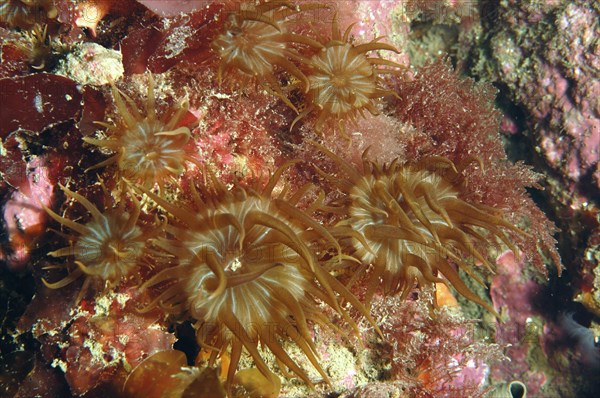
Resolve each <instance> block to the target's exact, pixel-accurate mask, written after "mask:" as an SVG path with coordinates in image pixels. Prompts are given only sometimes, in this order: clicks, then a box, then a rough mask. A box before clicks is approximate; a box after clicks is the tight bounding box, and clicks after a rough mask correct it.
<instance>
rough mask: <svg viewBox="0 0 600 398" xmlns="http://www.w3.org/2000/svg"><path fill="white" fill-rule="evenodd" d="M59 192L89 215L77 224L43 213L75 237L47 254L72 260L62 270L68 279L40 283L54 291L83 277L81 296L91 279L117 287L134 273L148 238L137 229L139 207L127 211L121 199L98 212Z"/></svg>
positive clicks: (71, 194)
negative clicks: (87, 219)
mask: <svg viewBox="0 0 600 398" xmlns="http://www.w3.org/2000/svg"><path fill="white" fill-rule="evenodd" d="M61 188H62V190H63V191H64V193H65V195H66V196H67V197H69V198H71V199H73V200H75V201H77V202H79V203H80V204H81V205H82V206H83V207H84V208H85V209H86V210H87V211H88V212H89V213H90V215H91V219H90V220H89V221H88V222H86V223H85V224H80V223H78V222H75V221H73V220H70V219H68V218H66V217H63V216H60V215H58V214H57V213H55V212H54V211H52V210H50V209H48V208H46V209H45V210H46V212H47V213H48V215H49V216H50V217H52V218H53V219H54V220H55V221H57V222H59V223H60V224H61V225H63V226H65V227H66V228H68V229H70V230H71V231H73V232H74V233H76V234H75V235H72V234H66V235H65V236H66V237H67V239H68V240H69V246H67V247H63V248H61V249H58V250H55V251H53V252H50V253H49V255H50V256H52V257H71V256H72V257H73V258H74V260H73V263H72V264H71V263H68V264H67V265H66V266H65V267H66V268H67V269H68V270H69V273H68V275H67V276H65V277H64V278H63V279H61V280H59V281H57V282H53V283H49V282H47V281H46V280H43V282H44V284H45V285H46V286H47V287H49V288H52V289H58V288H61V287H64V286H66V285H68V284H70V283H72V282H73V281H75V280H76V279H78V278H79V277H80V276H82V275H85V276H86V280H85V282H84V286H83V287H82V289H81V292H82V293H84V292H85V290H86V287H87V286H88V285H89V283H90V281H91V280H92V278H96V279H98V280H102V281H105V282H106V283H107V284H108V285H109V286H115V285H117V284H118V283H119V282H121V280H123V279H124V278H126V277H128V276H129V275H130V274H132V271H133V270H134V269H136V267H137V265H138V261H139V260H140V258H141V257H142V256H143V255H144V249H145V245H146V241H147V240H148V238H149V236H150V235H149V233H148V232H144V230H143V229H142V228H141V227H140V226H139V225H138V218H139V215H140V204H139V203H138V202H137V201H136V200H135V199H133V200H132V203H133V209H132V211H128V210H127V209H126V201H125V200H124V199H123V200H122V201H121V202H120V204H119V206H117V207H115V208H114V209H109V210H107V211H105V212H101V211H100V210H99V209H98V208H97V207H96V206H95V205H94V204H93V203H92V202H90V201H89V200H88V199H86V198H85V197H83V196H82V195H79V194H78V193H76V192H73V191H71V190H69V189H68V188H66V187H64V186H62V185H61ZM72 265H74V267H73V266H72ZM61 268H62V266H61ZM80 297H81V296H80Z"/></svg>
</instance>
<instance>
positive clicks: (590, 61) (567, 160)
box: [481, 1, 600, 190]
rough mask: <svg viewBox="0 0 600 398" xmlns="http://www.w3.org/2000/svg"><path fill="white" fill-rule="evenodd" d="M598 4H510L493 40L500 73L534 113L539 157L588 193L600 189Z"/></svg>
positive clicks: (497, 19) (502, 10)
mask: <svg viewBox="0 0 600 398" xmlns="http://www.w3.org/2000/svg"><path fill="white" fill-rule="evenodd" d="M592 3H593V2H592ZM592 3H591V2H588V1H573V2H542V3H540V2H537V1H525V2H513V1H508V2H505V4H501V5H500V6H499V8H498V10H496V12H497V13H496V14H494V15H490V18H491V21H490V23H493V24H494V26H496V27H497V28H496V29H494V31H493V33H492V34H491V35H490V36H488V40H489V46H490V47H491V58H492V60H493V61H492V65H493V66H492V70H493V72H492V74H493V75H494V78H495V79H497V80H498V81H499V82H501V83H502V84H504V85H507V87H508V89H509V91H510V96H511V97H512V99H513V100H514V101H516V102H517V103H518V104H520V105H522V106H523V107H524V108H525V110H526V111H527V113H528V116H529V117H530V119H529V120H528V122H527V124H528V126H529V127H530V128H531V129H532V131H533V134H534V136H535V139H536V141H537V144H538V148H539V151H540V152H541V154H542V155H543V156H544V158H545V160H546V161H547V162H548V164H549V165H550V166H551V167H552V168H554V169H555V170H557V171H558V172H560V174H561V175H562V176H563V177H564V178H565V179H566V180H568V181H571V182H573V183H576V184H578V185H579V186H580V188H582V189H584V190H585V188H584V187H585V185H586V184H588V183H593V184H594V185H595V186H596V187H600V168H599V167H600V166H599V160H600V99H599V98H600V80H598V76H599V75H600V43H598V37H599V36H600V23H599V22H598V21H600V11H599V10H598V8H597V7H596V6H595V5H593V4H592ZM482 64H483V63H481V65H482ZM482 73H483V74H485V73H487V72H482Z"/></svg>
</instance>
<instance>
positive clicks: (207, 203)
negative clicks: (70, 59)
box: [142, 165, 374, 386]
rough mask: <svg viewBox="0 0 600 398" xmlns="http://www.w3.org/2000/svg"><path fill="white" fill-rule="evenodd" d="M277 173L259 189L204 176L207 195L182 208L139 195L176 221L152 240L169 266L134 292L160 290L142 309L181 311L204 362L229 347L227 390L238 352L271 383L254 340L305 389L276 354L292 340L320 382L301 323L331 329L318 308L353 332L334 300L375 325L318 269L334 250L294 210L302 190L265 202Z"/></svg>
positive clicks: (283, 357)
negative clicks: (192, 326) (191, 324)
mask: <svg viewBox="0 0 600 398" xmlns="http://www.w3.org/2000/svg"><path fill="white" fill-rule="evenodd" d="M286 167H287V166H285V165H284V166H282V167H280V168H279V169H278V170H277V171H276V172H275V173H274V174H273V176H271V178H270V179H269V181H268V183H267V184H266V186H264V188H261V186H260V185H259V184H258V183H256V184H254V185H253V186H251V187H247V188H243V187H241V186H235V187H234V188H233V190H228V189H227V188H226V187H225V186H223V185H222V184H221V183H220V182H219V181H218V180H217V179H216V178H213V179H212V185H213V188H212V189H208V188H199V189H200V192H199V193H198V192H196V193H195V194H194V195H193V196H194V200H193V202H194V203H193V205H192V206H191V207H183V206H175V205H173V204H170V203H169V202H167V201H166V200H164V199H162V198H160V197H158V196H157V195H155V194H153V193H152V192H150V191H148V190H146V189H142V190H143V191H144V192H145V193H146V194H147V195H149V196H150V197H151V198H152V199H153V200H155V201H156V202H157V203H158V204H159V205H160V206H162V207H163V208H164V209H165V210H167V211H168V212H169V213H170V214H171V215H172V216H174V217H175V218H176V219H177V221H175V223H174V225H172V226H169V227H168V228H167V233H168V235H170V236H171V238H163V239H158V240H157V241H156V243H155V244H156V245H157V246H158V247H160V248H162V249H163V250H164V251H166V252H167V253H169V254H170V255H171V256H172V257H173V258H175V259H176V264H174V266H172V267H170V268H165V269H163V270H162V271H160V272H159V273H157V274H156V275H155V276H154V277H152V278H151V279H150V280H148V281H147V282H146V283H145V284H144V285H143V287H144V288H151V287H154V289H156V290H157V291H158V292H159V293H158V295H157V297H156V298H155V299H154V300H153V301H152V302H151V303H149V304H148V306H147V309H148V310H149V309H152V308H154V307H156V306H159V307H161V308H163V309H164V310H165V311H167V312H169V313H184V312H185V313H189V315H190V316H191V317H192V318H193V319H195V320H196V329H197V338H198V342H199V344H200V345H201V346H202V347H204V348H206V349H208V350H210V351H211V355H210V363H211V364H212V363H214V362H215V360H216V359H217V358H218V357H219V355H221V354H222V353H223V352H224V351H225V350H226V349H227V348H229V347H230V348H231V353H230V355H231V365H230V368H229V372H228V375H227V381H228V384H229V385H231V383H232V381H233V378H234V374H235V371H236V369H237V366H238V362H239V360H240V357H241V354H242V350H243V349H245V350H246V351H247V352H248V353H249V354H250V355H251V356H252V358H253V359H254V363H255V364H256V367H257V368H258V369H259V370H260V372H261V373H262V374H263V375H264V376H265V377H267V378H268V379H270V380H273V381H274V376H273V374H272V373H271V372H270V370H269V369H268V367H267V365H266V363H265V362H264V360H263V358H262V356H261V353H260V352H259V349H258V344H259V343H260V344H261V345H262V346H263V347H266V348H268V349H269V350H270V351H271V352H272V353H273V354H274V355H275V357H276V358H277V359H278V361H279V362H280V363H281V364H283V365H285V366H286V367H288V368H289V369H290V370H291V371H293V372H294V373H295V374H296V375H298V376H299V377H300V378H301V379H302V380H304V381H305V382H306V383H307V384H308V385H309V386H312V385H313V384H312V382H311V381H310V379H309V378H308V376H307V374H306V373H305V371H304V370H303V369H302V368H301V367H300V366H298V365H297V364H296V363H295V362H294V360H292V359H291V358H290V357H289V355H288V354H287V353H286V351H285V350H284V348H283V345H282V341H283V340H284V339H289V340H292V341H293V342H295V344H296V345H297V346H298V347H299V348H300V349H301V350H302V352H303V353H304V354H305V355H306V357H307V358H308V360H309V361H310V362H311V363H312V365H313V366H314V367H315V368H316V369H317V371H318V372H319V373H320V374H321V376H322V378H323V379H324V380H325V381H328V377H327V375H326V373H325V371H324V370H323V368H322V367H321V365H320V364H319V359H318V355H317V352H316V349H315V344H314V342H313V340H312V337H311V333H310V331H309V326H308V324H309V321H313V322H316V323H317V324H320V325H329V324H330V322H329V320H328V318H327V317H326V316H325V315H324V314H323V312H322V311H323V310H322V308H320V307H319V302H321V303H325V304H326V305H327V306H328V307H330V308H332V309H333V310H334V311H335V312H336V313H337V314H338V315H340V316H341V317H342V318H343V319H344V320H345V321H346V322H347V323H348V324H350V325H351V326H352V327H353V328H354V329H355V330H357V327H356V325H355V323H354V322H353V321H352V319H351V318H350V317H349V315H348V313H347V312H346V310H344V309H343V308H342V307H341V306H340V305H339V303H338V300H339V299H342V300H344V301H347V302H349V303H350V304H351V305H352V306H354V307H355V308H356V309H358V310H359V312H361V313H362V314H363V315H365V316H366V317H367V318H368V319H369V320H370V321H371V323H372V324H374V323H373V321H372V319H371V318H370V316H369V314H368V312H367V311H366V309H365V308H364V307H363V306H362V305H361V304H360V303H359V302H358V300H357V299H356V298H355V297H354V296H353V295H352V294H351V293H350V292H349V291H348V290H346V288H345V287H344V286H343V285H342V284H341V283H340V282H338V281H337V280H336V279H335V278H333V277H332V276H331V275H330V274H329V273H328V272H326V271H325V270H324V268H323V267H322V265H321V264H320V262H319V258H321V257H329V258H331V257H334V260H333V261H336V260H335V257H337V253H338V252H339V245H338V243H337V242H336V241H335V239H334V238H333V237H332V236H331V235H330V234H329V233H328V232H327V230H326V229H325V228H323V227H322V226H321V225H320V224H318V223H317V222H315V221H314V220H313V219H311V218H310V217H309V216H308V215H306V214H305V213H304V212H303V211H301V210H300V209H299V208H298V207H297V206H296V205H297V203H298V202H299V201H300V200H301V199H302V197H303V196H304V194H305V193H306V191H307V190H309V189H310V186H305V187H303V188H301V189H300V190H299V191H297V192H296V193H295V194H293V195H292V196H291V197H288V198H286V199H284V193H282V194H280V195H279V196H277V197H273V190H274V188H275V186H276V184H277V182H278V180H279V177H280V175H281V173H283V171H284V169H285V168H286ZM285 191H287V189H285V188H284V189H283V192H285Z"/></svg>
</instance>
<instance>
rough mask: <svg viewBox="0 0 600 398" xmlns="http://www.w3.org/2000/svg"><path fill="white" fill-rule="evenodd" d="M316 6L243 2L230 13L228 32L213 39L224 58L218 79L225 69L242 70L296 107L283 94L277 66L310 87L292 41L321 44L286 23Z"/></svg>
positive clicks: (226, 28)
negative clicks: (288, 18)
mask: <svg viewBox="0 0 600 398" xmlns="http://www.w3.org/2000/svg"><path fill="white" fill-rule="evenodd" d="M317 7H322V6H319V5H314V4H305V5H302V6H297V7H295V6H292V4H291V3H289V2H286V1H272V2H264V3H261V4H258V5H256V6H253V5H251V4H248V3H242V4H241V9H240V10H239V11H237V12H232V13H231V14H229V17H228V19H227V22H226V23H225V31H224V32H223V33H221V34H220V35H219V36H218V37H217V38H216V39H214V40H213V42H212V48H213V50H214V51H215V52H216V53H217V54H218V55H219V58H220V59H221V61H220V64H219V69H218V79H219V82H221V80H222V76H223V72H224V71H226V70H235V71H241V72H243V73H245V74H247V75H249V76H252V77H254V78H256V80H257V81H260V82H263V85H264V87H265V88H268V89H270V90H271V91H273V92H274V93H275V94H276V95H277V96H279V97H280V98H281V99H282V100H283V101H285V103H286V104H287V105H288V106H290V107H291V108H293V109H295V107H294V106H293V105H292V103H291V102H290V101H289V100H288V98H287V97H286V96H285V95H284V94H283V92H282V90H281V87H280V84H279V82H278V80H277V77H276V74H275V73H276V71H275V68H274V67H275V66H278V67H280V68H282V69H283V70H285V71H286V72H288V73H289V74H291V75H292V76H294V77H295V78H296V79H298V80H299V81H300V82H302V84H303V85H304V87H305V89H308V85H309V82H308V79H307V77H306V76H305V75H304V73H302V71H301V70H300V69H299V68H298V67H297V66H296V65H295V64H294V62H293V61H297V62H302V60H303V58H302V57H301V56H300V55H299V54H298V52H297V51H296V50H295V49H294V48H293V47H292V46H291V44H292V43H297V44H298V43H299V44H304V45H307V46H309V47H312V48H321V47H322V45H321V44H320V43H319V42H317V41H316V40H313V39H311V38H309V37H306V36H302V35H298V34H294V33H292V32H289V31H288V30H287V29H286V27H285V23H284V22H285V20H286V18H287V17H289V16H290V15H291V14H294V13H297V12H299V11H303V10H308V9H313V8H317Z"/></svg>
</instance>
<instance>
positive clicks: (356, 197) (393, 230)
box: [317, 144, 524, 314]
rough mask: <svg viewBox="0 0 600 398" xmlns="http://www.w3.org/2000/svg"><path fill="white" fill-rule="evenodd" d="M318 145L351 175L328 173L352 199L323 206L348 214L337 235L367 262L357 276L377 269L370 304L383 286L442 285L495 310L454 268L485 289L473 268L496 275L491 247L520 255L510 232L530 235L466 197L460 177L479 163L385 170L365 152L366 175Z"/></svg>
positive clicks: (390, 290)
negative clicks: (477, 266) (489, 256)
mask: <svg viewBox="0 0 600 398" xmlns="http://www.w3.org/2000/svg"><path fill="white" fill-rule="evenodd" d="M317 145H318V144H317ZM318 147H319V148H320V150H321V151H322V152H323V153H325V154H326V155H327V156H328V157H329V158H330V159H331V160H333V161H334V162H335V163H336V164H337V165H338V166H339V167H340V169H341V170H343V172H344V173H345V174H346V175H347V177H348V178H342V179H334V178H332V177H329V176H325V174H324V173H323V175H324V176H325V177H327V178H329V179H330V180H331V181H332V182H333V183H334V185H336V186H337V187H338V188H339V189H340V190H341V191H343V192H344V193H345V194H346V196H345V199H344V200H343V203H341V204H340V205H339V206H338V207H336V206H325V208H327V210H328V211H334V212H337V213H340V214H342V215H347V217H346V218H345V219H343V220H342V221H340V222H339V223H338V224H336V225H335V226H334V227H333V228H332V229H331V233H332V234H333V235H334V236H336V237H338V238H340V239H341V240H345V241H346V244H345V245H346V246H347V248H348V249H349V250H351V251H352V252H353V253H352V254H353V256H355V257H357V258H359V259H360V260H361V262H362V264H363V265H362V266H361V267H360V269H358V270H357V271H356V273H355V275H354V276H353V278H354V279H356V278H358V275H359V274H361V273H363V272H365V271H366V270H367V268H368V267H369V266H370V265H372V268H373V269H372V271H371V274H370V277H369V282H368V288H367V301H370V300H371V298H372V296H373V294H374V292H375V290H376V289H377V287H378V286H381V287H382V289H383V293H384V294H398V293H400V294H401V295H402V296H403V297H405V296H407V295H408V293H410V292H411V291H412V289H413V287H414V285H415V282H416V283H417V284H418V285H419V286H424V285H433V286H434V283H436V282H442V283H446V284H448V283H449V284H451V285H452V286H453V287H454V288H455V289H456V290H457V291H458V293H460V294H461V295H462V296H464V297H465V298H467V299H469V300H471V301H473V302H475V303H477V304H479V305H481V306H483V307H485V308H486V309H487V310H489V311H490V312H492V313H494V314H495V313H496V312H495V311H494V309H493V308H492V307H491V306H490V305H489V304H488V303H487V302H485V301H484V300H483V299H482V298H480V297H479V296H477V295H476V294H475V293H473V292H472V291H471V289H469V288H468V287H467V285H466V284H465V283H464V282H463V281H462V280H461V278H460V276H459V274H458V272H457V271H456V270H455V268H454V267H453V266H452V265H451V263H453V264H456V265H457V266H458V267H459V268H460V269H462V270H463V271H465V272H466V273H467V274H468V275H469V276H471V277H472V278H474V279H475V280H476V281H478V282H479V283H482V284H483V281H482V280H481V278H480V277H479V276H478V275H477V274H476V273H475V272H474V267H473V263H474V262H476V261H478V262H481V263H482V264H483V265H484V266H485V267H486V268H487V269H488V270H489V271H491V272H493V270H492V269H493V266H492V264H491V263H490V262H489V261H488V259H487V258H486V255H485V254H484V252H485V248H487V247H488V246H489V245H490V244H493V243H495V241H496V239H499V240H501V241H502V242H503V243H504V244H506V245H507V246H508V247H509V248H510V249H511V250H512V251H513V252H514V253H518V250H517V248H516V247H515V246H514V245H513V244H512V242H511V240H510V239H509V236H508V235H507V233H508V232H510V233H518V234H524V232H523V231H522V230H520V229H519V228H517V227H515V226H514V225H512V224H511V223H509V222H508V221H506V220H505V219H504V218H503V217H502V212H501V211H500V210H498V209H494V208H492V207H489V206H486V205H484V204H480V203H469V202H467V201H465V200H463V199H462V198H461V190H462V188H463V187H462V184H463V183H464V177H463V174H462V172H463V170H464V168H465V167H466V166H467V165H468V164H469V163H470V162H471V161H476V159H469V160H466V161H464V162H462V163H460V164H458V165H455V164H454V163H453V162H451V161H450V160H449V159H447V158H442V157H430V158H425V159H422V160H421V161H420V162H417V163H415V164H412V165H410V164H409V165H401V164H399V163H398V161H397V160H395V161H393V162H392V163H391V164H388V165H385V164H384V165H379V164H377V163H375V162H372V161H370V160H368V159H367V152H365V153H364V154H363V164H362V170H358V169H356V168H355V167H354V166H352V165H351V164H349V163H348V162H347V161H345V160H344V159H342V158H340V157H339V156H337V155H335V154H334V153H332V152H331V151H329V150H327V149H326V148H324V147H323V146H321V145H318ZM480 166H481V165H480ZM440 274H441V275H443V276H444V277H445V279H444V278H441V277H440Z"/></svg>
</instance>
